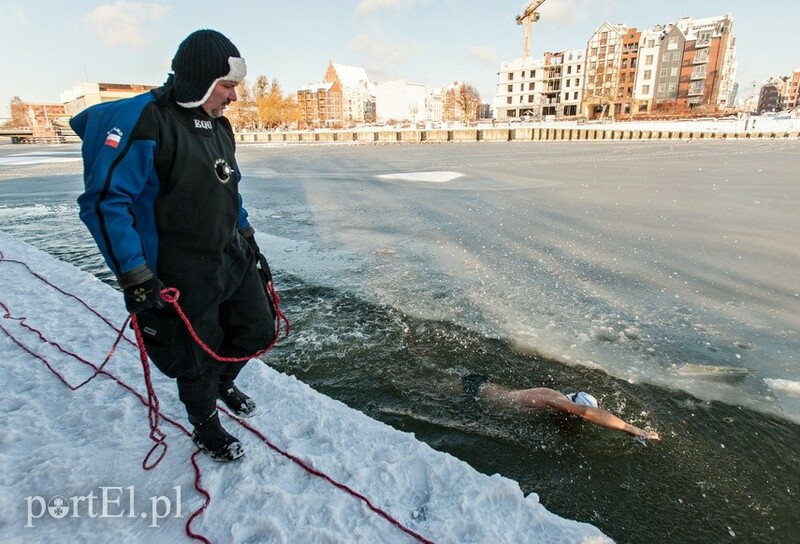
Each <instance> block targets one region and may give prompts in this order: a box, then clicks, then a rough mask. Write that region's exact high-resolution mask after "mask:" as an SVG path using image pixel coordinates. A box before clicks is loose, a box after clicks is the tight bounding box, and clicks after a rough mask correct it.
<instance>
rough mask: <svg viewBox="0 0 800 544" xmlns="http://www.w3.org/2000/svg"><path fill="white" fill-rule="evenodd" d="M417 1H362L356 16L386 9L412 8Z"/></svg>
mask: <svg viewBox="0 0 800 544" xmlns="http://www.w3.org/2000/svg"><path fill="white" fill-rule="evenodd" d="M415 3H417V0H361V2H359V3H358V6H356V11H355V13H356V15H364V14H366V13H370V12H372V11H380V10H384V9H405V8H410V7H412V6H413V5H414V4H415Z"/></svg>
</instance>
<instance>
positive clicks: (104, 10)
mask: <svg viewBox="0 0 800 544" xmlns="http://www.w3.org/2000/svg"><path fill="white" fill-rule="evenodd" d="M168 11H169V7H167V6H163V5H161V4H144V3H141V2H116V3H115V4H104V5H102V6H100V7H98V8H97V9H95V10H94V11H93V12H91V13H89V14H88V15H86V16H85V19H86V21H87V22H88V23H89V26H90V27H91V29H92V30H93V31H94V32H95V34H97V35H98V36H100V38H101V39H102V40H103V42H104V43H105V44H107V45H111V46H118V45H129V46H132V47H145V46H146V45H147V42H148V35H149V33H150V32H152V30H151V27H150V24H151V23H152V22H158V21H160V20H161V19H162V18H163V17H164V15H165V14H166V13H167V12H168Z"/></svg>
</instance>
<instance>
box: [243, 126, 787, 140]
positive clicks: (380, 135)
mask: <svg viewBox="0 0 800 544" xmlns="http://www.w3.org/2000/svg"><path fill="white" fill-rule="evenodd" d="M236 137H237V139H238V141H239V142H242V143H381V144H383V143H442V142H482V141H485V142H511V141H514V142H543V141H547V142H566V141H573V142H574V141H602V140H606V141H625V140H627V141H630V140H639V141H650V140H764V139H772V140H777V139H780V140H796V139H798V138H800V132H797V131H780V130H777V131H776V130H769V131H754V130H750V131H723V130H643V129H642V130H640V129H629V128H625V129H614V128H607V127H603V128H599V127H598V128H574V127H571V128H553V127H520V128H458V129H428V130H413V129H406V130H393V129H381V130H375V131H367V130H341V131H327V130H326V131H302V132H297V131H293V132H242V133H238V134H237V135H236Z"/></svg>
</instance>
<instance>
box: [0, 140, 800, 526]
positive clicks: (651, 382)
mask: <svg viewBox="0 0 800 544" xmlns="http://www.w3.org/2000/svg"><path fill="white" fill-rule="evenodd" d="M76 157H77V146H52V147H46V146H42V147H30V146H24V147H23V146H11V145H2V146H0V229H1V230H3V231H5V232H8V233H10V234H12V235H13V236H15V237H17V238H19V239H21V240H24V241H26V242H28V243H30V244H31V245H33V246H36V247H38V248H40V249H42V250H44V251H47V252H48V253H50V254H52V255H54V256H56V257H58V258H60V259H63V260H65V261H68V262H70V263H73V264H74V265H76V266H78V267H79V268H81V269H83V270H86V271H89V272H91V273H93V274H96V275H98V276H99V277H101V278H102V279H104V280H105V281H108V282H110V283H113V280H112V278H110V276H109V273H108V271H107V270H106V268H105V265H104V264H103V262H102V260H101V259H100V258H99V256H98V253H97V250H96V247H95V245H94V243H93V241H92V240H91V238H90V237H89V235H88V233H87V232H86V230H85V228H84V227H83V225H82V224H81V223H80V221H79V220H78V217H77V205H76V203H75V199H76V198H77V196H78V195H79V194H80V192H81V188H82V182H81V175H80V172H81V171H80V163H79V162H77V161H75V160H74V159H75V158H76ZM799 158H800V157H798V151H797V145H796V142H747V143H744V142H713V143H693V144H688V143H685V142H678V143H669V142H667V143H661V142H659V143H651V144H643V143H621V142H620V143H596V144H595V143H575V144H516V143H502V144H492V143H473V144H463V145H462V144H442V145H399V144H398V145H386V146H373V145H369V146H365V145H361V146H356V145H353V146H327V147H326V146H286V147H265V146H264V147H262V146H255V145H243V146H241V148H240V150H239V162H240V166H241V168H242V170H243V172H244V174H245V180H246V181H245V182H244V183H243V184H242V185H241V192H242V194H243V197H244V199H245V204H246V206H247V208H248V211H249V212H250V216H251V221H252V223H253V224H254V226H255V227H256V229H257V230H258V239H259V244H260V245H261V247H262V249H263V250H264V252H265V254H266V255H267V256H268V258H269V259H270V264H271V267H272V270H273V273H274V274H275V277H276V286H277V288H278V290H279V292H280V295H281V300H282V306H283V308H284V310H285V311H286V313H287V314H288V315H289V318H290V319H291V321H292V334H291V336H290V338H289V339H287V340H285V341H282V342H281V343H279V344H278V345H277V347H276V348H275V350H274V351H273V352H271V353H270V355H269V357H268V358H267V359H266V361H265V362H266V363H267V364H269V365H271V366H273V367H274V368H276V369H278V370H281V371H283V372H286V373H289V374H293V375H295V376H297V377H298V378H299V379H301V380H303V381H304V382H306V383H308V384H310V385H311V386H313V387H314V388H315V389H317V390H319V391H321V392H323V393H325V394H327V395H329V396H331V397H334V398H336V399H339V400H341V401H343V402H345V403H346V404H348V405H349V406H351V407H353V408H355V409H358V410H361V411H363V412H365V413H366V414H368V415H370V416H371V417H373V418H375V419H378V420H380V421H383V422H385V423H387V424H389V425H392V426H393V427H396V428H398V429H401V430H404V431H408V432H413V433H414V434H415V435H416V437H417V438H418V439H420V440H422V441H424V442H426V443H428V444H430V445H431V446H432V447H434V448H436V449H438V450H440V451H445V452H448V453H450V454H452V455H454V456H456V457H458V458H460V459H462V460H464V461H466V462H468V463H469V464H470V465H472V466H473V467H475V468H476V469H477V470H479V471H481V472H484V473H486V474H494V473H500V474H502V475H503V476H506V477H508V478H511V479H513V480H516V481H517V482H519V484H520V486H521V488H522V489H523V490H524V491H525V492H526V493H532V492H535V493H537V494H538V496H539V498H540V501H541V502H542V503H543V504H544V505H545V506H546V507H547V508H548V509H549V510H550V511H552V512H555V513H557V514H559V515H561V516H564V517H567V518H571V519H577V520H581V521H586V522H589V523H592V524H594V525H596V526H597V527H599V528H600V529H601V530H602V531H603V532H605V533H606V534H608V535H609V536H611V537H612V538H614V539H615V540H616V541H618V542H652V541H656V542H729V541H740V542H791V541H800V522H798V519H799V518H800V515H799V514H800V507H798V505H799V504H800V501H799V500H798V493H799V492H800V453H798V452H800V426H798V424H797V421H798V414H800V408H798V403H799V402H800V400H798V397H800V392H798V381H799V380H800V376H799V375H798V367H797V363H798V360H797V358H798V351H800V350H798V346H800V341H798V327H797V324H798V319H799V318H798V315H800V301H799V300H798V294H797V293H798V291H800V287H798V280H797V279H796V276H797V274H796V270H797V269H798V268H796V267H797V266H798V265H800V242H798V235H797V233H798V232H800V228H799V227H800V223H799V222H800V220H799V219H798V216H800V214H798V213H797V211H798V209H800V197H799V196H798V194H799V193H800V181H798V179H797V176H796V165H797V164H798V159H799ZM421 173H425V175H422V174H421ZM0 249H1V248H0ZM467 372H480V373H484V374H487V375H490V376H492V378H493V379H494V380H496V381H497V382H500V383H503V384H506V385H509V386H513V387H535V386H547V387H552V388H555V389H560V390H575V389H582V390H587V391H590V392H592V393H593V394H594V395H595V396H596V397H597V398H598V399H600V403H601V406H603V407H605V408H606V409H608V410H610V411H612V412H613V413H615V414H617V415H619V416H620V417H622V418H623V419H626V420H628V421H631V422H632V423H634V424H636V425H638V426H640V427H649V428H652V429H655V430H657V431H658V432H659V433H660V434H661V436H662V440H661V441H660V442H654V443H644V442H641V441H638V440H636V439H633V438H632V437H630V436H629V435H625V434H622V433H616V432H613V431H609V430H605V429H601V428H598V427H594V426H592V425H591V424H588V423H584V422H582V421H580V420H576V419H573V418H568V417H563V416H559V415H554V414H549V413H536V414H524V413H520V412H506V411H503V410H497V409H495V408H490V407H487V406H484V405H481V404H479V403H476V402H475V401H474V400H472V399H469V398H466V397H465V396H464V395H462V394H460V393H459V392H458V391H457V390H455V389H454V388H453V387H452V383H454V381H455V380H456V379H457V377H458V375H460V374H464V373H467Z"/></svg>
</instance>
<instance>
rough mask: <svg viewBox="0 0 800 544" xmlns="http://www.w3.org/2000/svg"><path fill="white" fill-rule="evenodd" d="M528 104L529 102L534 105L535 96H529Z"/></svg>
mask: <svg viewBox="0 0 800 544" xmlns="http://www.w3.org/2000/svg"><path fill="white" fill-rule="evenodd" d="M528 102H529V103H532V102H533V95H532V94H531V95H528Z"/></svg>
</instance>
